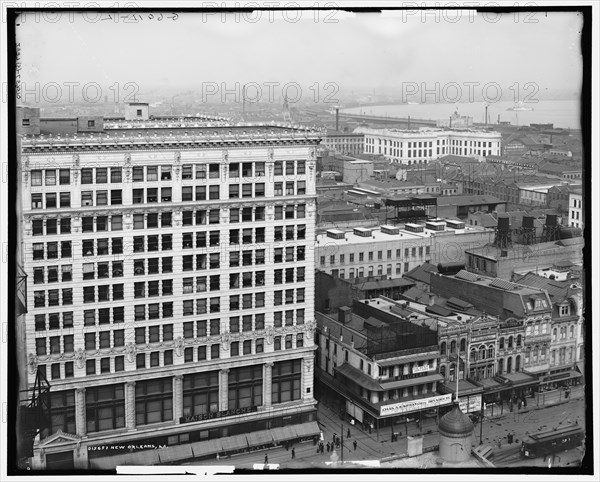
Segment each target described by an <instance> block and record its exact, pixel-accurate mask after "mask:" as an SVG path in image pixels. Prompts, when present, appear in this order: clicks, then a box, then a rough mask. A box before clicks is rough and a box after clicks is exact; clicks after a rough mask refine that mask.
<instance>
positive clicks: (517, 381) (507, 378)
mask: <svg viewBox="0 0 600 482" xmlns="http://www.w3.org/2000/svg"><path fill="white" fill-rule="evenodd" d="M497 378H498V379H499V380H500V381H504V383H506V384H510V385H509V386H510V387H511V388H516V387H524V386H527V385H535V384H536V383H538V382H539V380H538V379H537V377H532V376H530V375H526V374H525V373H522V372H515V373H505V374H504V375H498V377H497Z"/></svg>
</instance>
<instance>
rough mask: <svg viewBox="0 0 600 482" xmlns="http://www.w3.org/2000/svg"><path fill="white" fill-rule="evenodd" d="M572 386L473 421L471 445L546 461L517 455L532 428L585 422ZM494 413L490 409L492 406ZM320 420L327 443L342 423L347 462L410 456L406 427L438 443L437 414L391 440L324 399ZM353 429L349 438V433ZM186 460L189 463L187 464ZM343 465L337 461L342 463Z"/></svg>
mask: <svg viewBox="0 0 600 482" xmlns="http://www.w3.org/2000/svg"><path fill="white" fill-rule="evenodd" d="M577 388H578V390H573V395H572V396H571V397H570V398H569V400H568V401H567V402H565V400H564V397H562V399H561V400H559V399H558V396H555V399H553V398H552V397H548V398H547V399H546V406H544V407H539V408H538V407H536V405H535V402H534V403H533V404H529V405H528V407H527V409H522V410H520V411H517V410H516V408H515V411H513V412H510V411H509V409H507V408H505V409H504V411H503V414H502V415H498V413H499V412H498V411H495V414H494V417H488V416H486V417H485V418H484V420H483V429H481V427H480V424H479V423H476V424H475V429H474V431H473V446H474V447H475V446H477V445H479V437H480V433H481V435H482V437H481V442H482V443H483V444H485V445H491V446H493V447H494V454H495V455H494V457H493V458H492V462H493V463H494V464H495V465H497V466H499V467H506V466H519V465H523V466H547V461H544V460H541V459H523V458H522V457H521V456H520V454H519V448H520V446H521V440H522V438H523V436H524V435H527V434H528V433H532V432H536V431H541V430H547V429H550V428H552V427H555V426H560V425H566V424H569V423H575V421H577V422H578V423H579V424H580V425H585V418H584V416H585V400H584V399H583V387H577ZM489 412H490V414H491V410H490V411H489ZM318 423H319V427H320V428H321V430H322V431H323V437H324V443H325V444H326V443H327V442H331V441H332V440H333V435H334V434H337V435H338V436H340V435H341V430H342V427H343V434H344V449H343V460H344V461H345V462H348V461H353V460H361V461H365V460H371V461H388V460H394V459H398V458H400V457H403V456H406V454H407V447H408V440H407V438H406V435H407V433H406V428H408V435H411V436H414V435H419V434H421V433H422V434H423V449H424V451H426V450H427V449H431V448H433V447H436V446H437V445H438V444H439V433H438V431H437V424H436V419H435V418H424V419H423V430H422V432H421V431H420V430H419V427H418V425H417V424H416V423H415V422H411V423H409V424H407V425H404V424H401V425H398V426H396V427H395V428H394V430H395V431H396V432H400V433H401V435H400V437H399V438H398V440H397V441H396V442H392V441H391V428H390V427H387V428H386V429H383V430H380V431H379V434H377V433H376V431H375V430H373V431H372V433H369V430H366V431H364V430H363V429H362V428H359V425H358V424H357V425H354V426H352V425H350V424H349V423H347V422H345V421H344V422H342V420H341V419H340V416H339V414H338V413H337V412H334V411H332V410H331V409H330V408H328V407H327V406H325V405H324V404H323V403H319V410H318ZM348 429H350V438H348V437H347V435H348ZM509 434H513V436H514V439H513V443H512V444H508V435H509ZM355 440H356V442H357V448H356V450H354V447H353V442H354V441H355ZM292 448H294V455H295V457H294V458H292ZM340 449H341V447H340V448H336V450H335V453H336V456H337V458H338V460H339V461H340V462H341V461H342V451H341V450H340ZM332 453H333V452H329V453H328V452H327V450H325V451H324V453H323V454H320V453H317V446H315V445H313V443H312V442H305V443H302V444H296V445H294V446H293V447H292V446H290V447H289V450H286V449H285V448H283V447H275V448H271V449H268V450H260V451H256V452H251V453H243V454H239V455H234V456H232V457H221V458H220V459H219V460H217V459H216V458H215V460H214V462H212V463H213V464H214V465H230V464H231V465H235V466H236V468H239V469H252V468H253V466H254V465H255V464H264V460H265V455H267V456H268V463H269V464H278V465H279V467H280V468H286V469H303V468H304V469H306V468H311V467H319V468H325V467H326V463H327V462H330V461H331V456H332ZM558 455H559V456H557V457H556V458H555V460H554V462H553V464H554V466H561V465H574V464H576V463H578V460H580V459H581V457H582V453H581V450H580V449H573V450H570V451H567V452H565V453H560V454H558ZM197 463H198V462H189V463H188V464H189V465H195V464H197ZM201 463H202V464H210V463H211V462H210V461H207V460H202V461H201ZM188 464H185V465H188ZM338 467H339V466H338Z"/></svg>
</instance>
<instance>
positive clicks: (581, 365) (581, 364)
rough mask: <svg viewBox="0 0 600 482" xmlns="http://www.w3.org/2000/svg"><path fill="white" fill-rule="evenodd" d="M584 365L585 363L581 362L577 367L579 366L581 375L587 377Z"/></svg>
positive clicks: (578, 369)
mask: <svg viewBox="0 0 600 482" xmlns="http://www.w3.org/2000/svg"><path fill="white" fill-rule="evenodd" d="M584 365H585V364H584V363H583V362H579V363H578V364H577V365H576V366H577V371H579V373H581V374H582V375H585V372H584V371H583V370H584Z"/></svg>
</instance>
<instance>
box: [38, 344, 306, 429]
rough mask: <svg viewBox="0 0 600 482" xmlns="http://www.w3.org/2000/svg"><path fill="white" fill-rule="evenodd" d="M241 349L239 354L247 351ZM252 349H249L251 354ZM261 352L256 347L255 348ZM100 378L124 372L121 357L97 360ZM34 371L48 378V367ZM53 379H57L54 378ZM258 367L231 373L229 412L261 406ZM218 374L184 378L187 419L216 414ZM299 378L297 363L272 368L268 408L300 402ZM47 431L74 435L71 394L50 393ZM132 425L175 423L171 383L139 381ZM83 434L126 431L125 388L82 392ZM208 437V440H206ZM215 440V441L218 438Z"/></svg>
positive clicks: (151, 359)
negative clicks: (241, 351)
mask: <svg viewBox="0 0 600 482" xmlns="http://www.w3.org/2000/svg"><path fill="white" fill-rule="evenodd" d="M213 346H214V347H215V348H213V347H212V346H211V348H210V352H211V355H213V354H214V355H215V356H214V358H218V350H219V346H218V345H213ZM247 347H248V345H245V346H244V347H243V348H242V350H247V349H248V348H247ZM250 349H251V348H250ZM258 350H260V344H259V348H258ZM206 352H207V349H206V347H203V349H202V350H198V358H199V359H206ZM194 354H195V353H194V351H191V352H189V351H186V355H185V357H186V361H188V362H191V361H193V360H194ZM172 361H173V352H172V350H167V351H165V352H164V353H163V365H171V364H172ZM99 363H100V367H99V373H108V372H110V371H111V364H112V365H113V367H112V368H113V370H114V371H117V372H118V371H123V369H124V357H123V356H117V357H114V358H113V359H111V358H101V359H99ZM60 365H61V364H58V363H57V364H53V365H51V372H52V378H60V371H61V370H60V368H61V367H60ZM136 365H137V366H139V367H140V368H143V367H146V366H159V365H160V352H152V353H150V354H139V355H138V358H136ZM38 369H39V370H40V371H41V372H42V373H43V374H44V375H46V365H40V366H39V367H38ZM97 369H98V366H97V360H87V362H86V372H88V374H96V373H98V371H97ZM64 373H65V375H66V377H67V378H69V377H72V376H73V362H66V363H65V364H64ZM55 375H56V376H55ZM262 383H263V374H262V366H261V365H254V366H250V367H240V368H233V369H231V370H230V373H229V377H228V383H227V387H226V389H227V392H228V407H229V409H231V410H236V409H239V408H246V407H256V406H260V405H262V394H263V387H262ZM219 386H220V383H219V372H218V371H211V372H205V373H192V374H187V375H184V377H183V399H182V404H183V414H184V416H185V417H191V416H195V415H196V416H198V415H208V414H211V413H216V412H218V411H219ZM301 387H302V372H301V361H300V360H289V361H283V362H278V363H274V364H273V369H272V382H271V388H270V390H271V400H272V403H274V404H277V403H284V402H289V401H292V400H298V399H300V396H301ZM48 406H49V407H50V417H49V425H50V427H49V428H50V431H51V432H52V433H54V432H56V431H57V430H59V429H60V430H63V431H65V432H67V433H75V432H76V431H77V427H76V421H75V420H76V419H75V391H74V390H66V391H59V392H52V393H51V394H50V395H49V403H48ZM135 413H136V425H146V424H152V423H159V422H168V421H172V420H173V381H172V379H171V378H162V379H153V380H140V381H137V382H136V385H135ZM85 419H86V426H85V430H86V432H101V431H105V430H115V429H119V428H123V427H125V390H124V385H123V384H119V385H104V386H99V387H87V388H86V392H85ZM207 435H208V434H207ZM215 437H217V438H218V437H219V435H218V434H216V435H215Z"/></svg>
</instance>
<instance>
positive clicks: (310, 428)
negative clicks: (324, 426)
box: [294, 422, 321, 437]
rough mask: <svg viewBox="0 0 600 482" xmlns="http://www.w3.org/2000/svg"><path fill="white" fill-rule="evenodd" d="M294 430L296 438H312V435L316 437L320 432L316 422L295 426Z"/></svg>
mask: <svg viewBox="0 0 600 482" xmlns="http://www.w3.org/2000/svg"><path fill="white" fill-rule="evenodd" d="M294 428H295V430H296V435H298V437H312V436H313V435H317V434H319V433H320V432H321V429H319V425H318V424H317V422H307V423H303V424H301V425H295V426H294Z"/></svg>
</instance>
